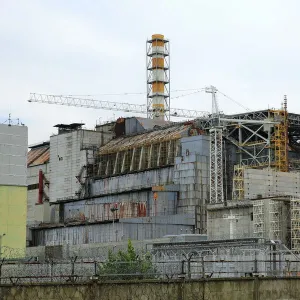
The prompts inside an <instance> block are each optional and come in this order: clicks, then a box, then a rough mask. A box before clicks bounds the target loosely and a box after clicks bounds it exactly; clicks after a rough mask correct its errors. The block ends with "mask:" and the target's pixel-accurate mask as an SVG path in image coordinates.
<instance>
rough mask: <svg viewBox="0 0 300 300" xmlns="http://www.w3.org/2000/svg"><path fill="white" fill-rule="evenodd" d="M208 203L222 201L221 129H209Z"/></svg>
mask: <svg viewBox="0 0 300 300" xmlns="http://www.w3.org/2000/svg"><path fill="white" fill-rule="evenodd" d="M209 132H210V203H212V204H213V203H222V202H224V191H223V145H222V141H223V139H222V129H221V128H217V127H215V128H212V129H211V130H210V131H209Z"/></svg>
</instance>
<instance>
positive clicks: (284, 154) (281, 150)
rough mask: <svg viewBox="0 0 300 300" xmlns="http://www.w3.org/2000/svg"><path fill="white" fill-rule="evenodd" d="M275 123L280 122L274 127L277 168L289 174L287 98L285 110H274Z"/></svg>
mask: <svg viewBox="0 0 300 300" xmlns="http://www.w3.org/2000/svg"><path fill="white" fill-rule="evenodd" d="M273 113H274V119H275V121H280V123H279V124H276V125H275V127H274V136H273V143H274V152H275V168H276V170H278V171H281V172H288V150H287V147H288V113H287V109H286V97H285V102H284V108H283V109H282V110H274V111H273Z"/></svg>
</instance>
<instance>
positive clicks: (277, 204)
mask: <svg viewBox="0 0 300 300" xmlns="http://www.w3.org/2000/svg"><path fill="white" fill-rule="evenodd" d="M269 204H270V208H269V217H270V238H271V239H275V240H282V219H281V215H282V212H281V207H282V203H281V201H276V200H275V201H274V200H270V202H269Z"/></svg>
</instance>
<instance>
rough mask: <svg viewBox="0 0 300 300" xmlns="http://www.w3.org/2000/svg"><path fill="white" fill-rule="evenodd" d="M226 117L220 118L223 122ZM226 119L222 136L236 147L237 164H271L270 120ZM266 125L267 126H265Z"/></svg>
mask: <svg viewBox="0 0 300 300" xmlns="http://www.w3.org/2000/svg"><path fill="white" fill-rule="evenodd" d="M225 120H226V119H221V121H222V122H223V123H224V122H225ZM232 121H233V120H228V123H227V124H226V125H225V126H226V130H224V132H223V136H224V138H225V139H227V140H228V141H229V142H231V143H232V144H233V145H235V146H236V147H237V149H238V154H239V164H240V165H244V166H249V167H266V166H271V162H272V155H273V153H272V149H271V127H273V124H275V123H274V122H271V121H263V120H262V121H256V120H255V121H254V120H253V121H247V120H244V121H242V120H241V121H240V120H239V121H238V122H236V123H234V122H232ZM265 125H268V126H265Z"/></svg>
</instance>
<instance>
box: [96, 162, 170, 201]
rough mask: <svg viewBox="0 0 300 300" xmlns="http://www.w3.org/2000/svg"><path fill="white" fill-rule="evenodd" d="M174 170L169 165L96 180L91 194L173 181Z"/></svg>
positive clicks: (102, 193) (147, 186)
mask: <svg viewBox="0 0 300 300" xmlns="http://www.w3.org/2000/svg"><path fill="white" fill-rule="evenodd" d="M173 170H174V168H173V167H167V168H161V169H155V170H149V171H144V172H138V173H134V174H127V175H122V176H115V177H109V178H105V179H100V180H96V181H94V182H92V183H91V187H90V191H91V196H99V195H105V194H112V193H122V192H124V191H132V190H140V189H143V188H151V187H152V186H155V185H165V184H169V183H173Z"/></svg>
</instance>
